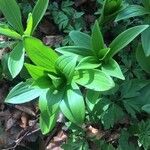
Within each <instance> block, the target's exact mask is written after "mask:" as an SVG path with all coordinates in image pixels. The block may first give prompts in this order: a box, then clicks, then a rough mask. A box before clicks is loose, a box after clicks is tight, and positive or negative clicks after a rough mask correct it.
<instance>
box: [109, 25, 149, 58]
mask: <svg viewBox="0 0 150 150" xmlns="http://www.w3.org/2000/svg"><path fill="white" fill-rule="evenodd" d="M148 27H149V25H139V26H135V27H132V28H129V29H127V30H126V31H124V32H122V33H121V34H119V35H118V36H117V37H116V38H115V39H114V40H113V41H112V43H111V44H110V45H109V47H110V52H109V53H108V55H107V57H108V58H110V57H113V56H114V55H115V54H116V53H118V52H119V51H120V50H121V49H123V48H124V47H125V46H127V45H128V44H129V43H130V42H132V41H133V40H134V39H135V38H136V37H137V36H138V35H139V34H140V33H142V32H143V31H144V30H145V29H147V28H148Z"/></svg>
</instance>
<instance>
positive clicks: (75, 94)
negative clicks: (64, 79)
mask: <svg viewBox="0 0 150 150" xmlns="http://www.w3.org/2000/svg"><path fill="white" fill-rule="evenodd" d="M60 109H61V111H62V112H63V114H64V115H65V116H66V117H67V118H68V119H69V120H70V121H72V122H74V123H75V124H78V125H81V124H82V123H83V121H84V117H85V104H84V99H83V96H82V93H81V91H80V89H79V87H78V86H77V85H76V84H75V83H73V85H72V87H68V88H67V92H66V95H65V96H64V99H63V100H62V101H61V103H60Z"/></svg>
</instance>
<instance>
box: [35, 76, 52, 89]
mask: <svg viewBox="0 0 150 150" xmlns="http://www.w3.org/2000/svg"><path fill="white" fill-rule="evenodd" d="M33 85H34V86H37V87H39V88H40V89H48V88H49V87H50V86H52V81H51V79H50V78H49V77H48V76H47V75H44V76H42V77H39V78H38V79H36V80H35V81H34V82H33Z"/></svg>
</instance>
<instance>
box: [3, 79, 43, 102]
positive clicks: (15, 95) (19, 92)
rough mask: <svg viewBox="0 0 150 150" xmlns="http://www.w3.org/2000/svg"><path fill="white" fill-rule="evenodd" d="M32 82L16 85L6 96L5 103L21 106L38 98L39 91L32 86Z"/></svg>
mask: <svg viewBox="0 0 150 150" xmlns="http://www.w3.org/2000/svg"><path fill="white" fill-rule="evenodd" d="M32 83H33V82H32V81H29V80H28V81H26V82H21V83H19V84H17V85H16V86H15V87H14V88H13V89H12V90H11V91H10V92H9V94H8V95H7V97H6V99H5V102H6V103H11V104H22V103H26V102H29V101H31V100H33V99H35V98H37V97H39V96H40V94H41V92H42V91H41V90H40V89H39V88H37V87H33V86H32Z"/></svg>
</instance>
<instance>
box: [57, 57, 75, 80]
mask: <svg viewBox="0 0 150 150" xmlns="http://www.w3.org/2000/svg"><path fill="white" fill-rule="evenodd" d="M76 63H77V57H72V56H60V57H59V58H58V59H57V61H56V64H55V66H56V68H57V69H58V70H59V71H60V72H61V73H62V74H63V75H65V77H66V79H67V80H68V81H71V80H72V77H73V74H74V71H75V67H76Z"/></svg>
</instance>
